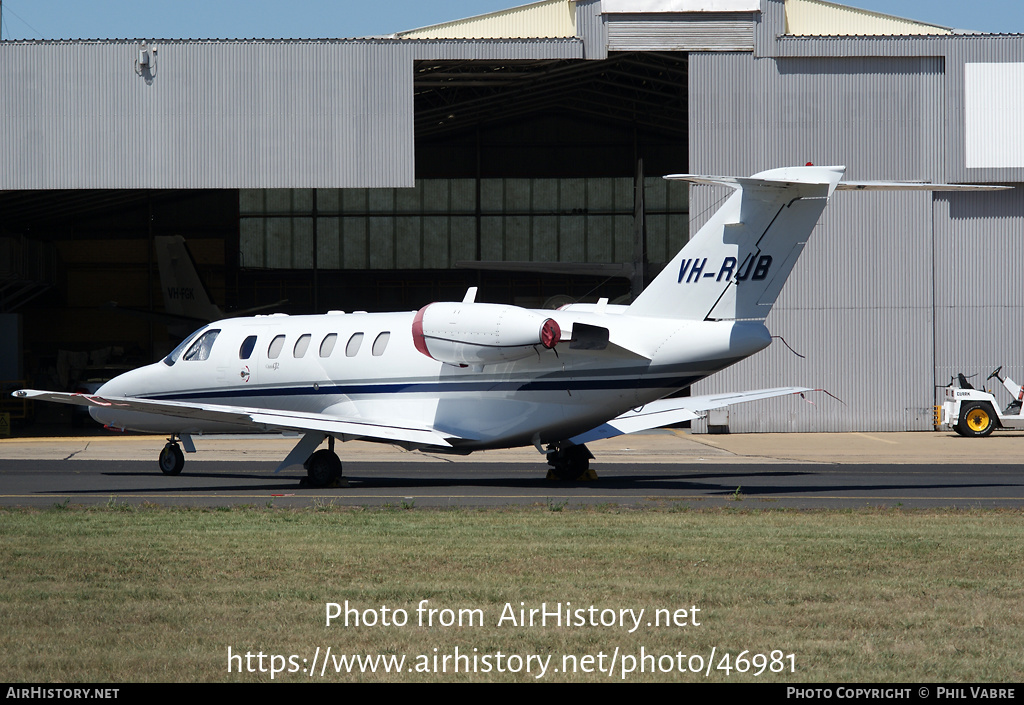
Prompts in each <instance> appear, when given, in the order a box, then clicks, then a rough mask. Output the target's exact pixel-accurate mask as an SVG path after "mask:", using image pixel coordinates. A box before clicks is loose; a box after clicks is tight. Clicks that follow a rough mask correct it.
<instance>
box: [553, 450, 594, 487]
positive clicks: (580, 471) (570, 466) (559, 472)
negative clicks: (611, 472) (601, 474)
mask: <svg viewBox="0 0 1024 705" xmlns="http://www.w3.org/2000/svg"><path fill="white" fill-rule="evenodd" d="M547 456H548V465H550V466H551V468H550V469H549V470H548V479H549V480H563V481H581V480H596V479H597V473H595V472H594V471H593V470H592V469H591V468H590V461H591V460H592V459H593V457H594V454H593V453H591V452H590V449H588V448H587V447H586V446H585V445H578V446H575V445H570V446H559V445H554V444H553V445H550V446H548V449H547Z"/></svg>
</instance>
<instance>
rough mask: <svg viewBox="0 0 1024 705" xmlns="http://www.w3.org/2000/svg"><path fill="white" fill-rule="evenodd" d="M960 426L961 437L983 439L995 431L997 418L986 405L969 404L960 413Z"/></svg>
mask: <svg viewBox="0 0 1024 705" xmlns="http://www.w3.org/2000/svg"><path fill="white" fill-rule="evenodd" d="M958 425H959V427H960V429H959V431H958V432H959V433H960V434H961V435H964V436H971V437H974V438H982V437H984V436H987V435H989V434H990V433H992V431H994V430H995V428H996V418H995V414H993V413H992V410H991V409H990V408H989V407H988V405H986V404H979V403H974V404H967V405H966V406H965V407H964V408H963V409H962V410H961V412H960V423H959V424H958Z"/></svg>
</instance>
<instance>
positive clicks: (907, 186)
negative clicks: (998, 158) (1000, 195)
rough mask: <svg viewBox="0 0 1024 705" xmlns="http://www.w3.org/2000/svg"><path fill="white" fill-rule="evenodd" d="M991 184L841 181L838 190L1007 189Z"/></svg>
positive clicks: (1008, 187) (1007, 188)
mask: <svg viewBox="0 0 1024 705" xmlns="http://www.w3.org/2000/svg"><path fill="white" fill-rule="evenodd" d="M1011 188H1013V187H1012V186H994V185H990V184H929V183H925V182H924V181H840V182H839V185H838V186H836V190H837V191H1007V190H1009V189H1011Z"/></svg>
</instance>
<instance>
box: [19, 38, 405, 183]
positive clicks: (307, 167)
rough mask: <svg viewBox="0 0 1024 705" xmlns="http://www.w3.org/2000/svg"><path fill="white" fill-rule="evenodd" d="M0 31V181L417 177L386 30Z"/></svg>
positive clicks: (399, 58) (397, 63) (397, 57)
mask: <svg viewBox="0 0 1024 705" xmlns="http://www.w3.org/2000/svg"><path fill="white" fill-rule="evenodd" d="M155 46H156V49H157V53H156V59H155V67H154V69H153V70H148V69H146V70H138V67H137V60H138V58H139V44H138V42H135V41H114V42H41V43H5V44H0V92H2V94H0V112H2V118H0V126H2V127H0V129H2V131H3V133H2V136H0V163H2V164H3V165H4V168H3V169H0V188H3V189H47V188H223V187H240V186H249V187H255V186H265V187H273V186H374V185H396V184H402V185H404V184H411V183H412V181H413V124H412V123H413V120H412V116H413V109H412V70H411V59H410V57H409V55H408V54H406V53H404V52H396V51H394V50H393V47H391V46H390V45H389V44H387V43H380V42H373V41H364V42H327V41H324V42H223V41H218V42H172V41H167V42H156V43H155Z"/></svg>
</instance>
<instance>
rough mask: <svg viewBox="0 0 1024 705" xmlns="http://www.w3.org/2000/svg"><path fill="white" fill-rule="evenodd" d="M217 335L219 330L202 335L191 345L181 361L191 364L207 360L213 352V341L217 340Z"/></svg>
mask: <svg viewBox="0 0 1024 705" xmlns="http://www.w3.org/2000/svg"><path fill="white" fill-rule="evenodd" d="M218 335H220V330H208V331H206V332H205V333H203V334H202V335H201V336H199V338H197V339H196V342H194V343H192V346H191V347H190V348H189V349H188V352H186V353H185V357H184V358H183V359H185V360H189V361H191V362H201V361H202V360H206V359H209V357H210V351H211V350H213V341H215V340H216V339H217V336H218Z"/></svg>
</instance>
